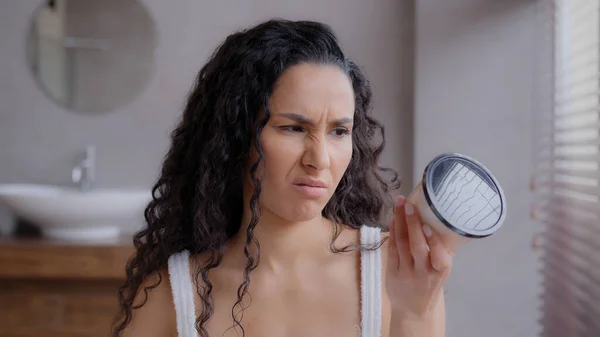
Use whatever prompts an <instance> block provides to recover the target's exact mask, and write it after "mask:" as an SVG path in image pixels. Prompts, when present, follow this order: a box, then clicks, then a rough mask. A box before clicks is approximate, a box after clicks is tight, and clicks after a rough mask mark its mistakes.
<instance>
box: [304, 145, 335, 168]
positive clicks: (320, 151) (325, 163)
mask: <svg viewBox="0 0 600 337" xmlns="http://www.w3.org/2000/svg"><path fill="white" fill-rule="evenodd" d="M330 163H331V162H330V158H329V151H328V149H327V142H326V141H325V140H324V139H323V138H321V139H311V140H310V144H308V145H307V149H306V151H305V152H304V156H303V157H302V164H304V165H305V166H308V167H311V168H313V169H315V170H318V171H322V170H325V169H328V168H329V165H330Z"/></svg>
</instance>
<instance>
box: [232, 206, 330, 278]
mask: <svg viewBox="0 0 600 337" xmlns="http://www.w3.org/2000/svg"><path fill="white" fill-rule="evenodd" d="M250 219H251V213H250V211H249V210H248V211H247V212H244V217H243V220H242V221H243V222H242V226H241V228H240V231H239V233H238V234H237V235H236V237H235V238H233V240H232V241H231V243H230V248H231V249H232V251H233V252H234V255H235V256H237V257H239V256H244V246H245V244H246V239H247V234H246V233H247V228H248V225H249V223H250ZM331 230H332V227H331V223H330V222H329V221H328V220H327V219H325V218H323V217H322V216H318V217H316V218H314V219H311V220H309V221H304V222H289V221H286V220H284V219H282V218H280V217H279V216H277V215H275V214H273V213H271V212H269V211H267V210H264V209H263V211H262V214H261V217H260V219H259V222H258V224H257V225H256V226H255V227H254V230H253V236H254V238H256V240H257V241H258V242H259V244H260V265H259V268H260V269H263V270H268V271H273V272H279V271H282V270H289V269H290V268H295V267H297V266H299V265H300V264H302V263H303V262H306V261H315V260H316V261H318V259H315V258H316V257H318V256H323V255H324V254H327V253H328V252H329V242H330V238H331ZM251 247H252V248H251V249H250V252H251V253H252V255H253V256H255V257H256V256H257V249H256V245H255V244H254V243H251ZM242 261H245V259H243V260H242Z"/></svg>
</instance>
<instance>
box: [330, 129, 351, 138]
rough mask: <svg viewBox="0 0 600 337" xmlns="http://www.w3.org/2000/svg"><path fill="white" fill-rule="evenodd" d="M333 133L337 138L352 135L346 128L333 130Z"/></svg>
mask: <svg viewBox="0 0 600 337" xmlns="http://www.w3.org/2000/svg"><path fill="white" fill-rule="evenodd" d="M331 132H333V134H334V135H335V136H336V137H340V138H341V137H344V136H346V135H349V134H350V131H349V130H348V129H346V128H337V129H333V130H332V131H331Z"/></svg>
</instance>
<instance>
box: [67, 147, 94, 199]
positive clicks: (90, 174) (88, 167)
mask: <svg viewBox="0 0 600 337" xmlns="http://www.w3.org/2000/svg"><path fill="white" fill-rule="evenodd" d="M95 176H96V148H95V147H94V146H93V145H88V146H87V147H86V148H85V158H83V160H81V162H79V164H78V165H77V166H75V167H74V168H73V171H72V172H71V179H72V180H73V183H75V184H77V186H78V187H79V190H80V191H89V190H91V189H92V187H93V186H94V182H95V178H96V177H95Z"/></svg>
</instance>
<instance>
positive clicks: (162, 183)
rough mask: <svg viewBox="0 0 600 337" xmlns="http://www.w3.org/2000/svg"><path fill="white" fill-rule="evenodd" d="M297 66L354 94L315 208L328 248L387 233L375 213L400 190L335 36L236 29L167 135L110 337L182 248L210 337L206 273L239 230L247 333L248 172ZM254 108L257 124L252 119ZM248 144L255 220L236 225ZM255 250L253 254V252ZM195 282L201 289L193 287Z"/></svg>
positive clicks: (286, 23) (298, 24)
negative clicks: (327, 195)
mask: <svg viewBox="0 0 600 337" xmlns="http://www.w3.org/2000/svg"><path fill="white" fill-rule="evenodd" d="M300 63H315V64H330V65H336V66H338V67H339V68H340V69H341V70H342V71H344V72H345V73H346V74H347V75H348V77H349V78H350V80H351V82H352V87H353V89H354V94H355V101H356V102H355V113H354V126H353V132H352V135H353V136H352V141H353V153H352V158H351V160H350V164H349V166H348V168H347V170H346V172H345V174H344V176H343V177H342V179H341V181H340V183H339V185H338V186H337V189H336V191H335V193H334V195H333V196H332V198H331V199H330V201H329V202H328V204H327V205H326V206H325V208H324V209H323V211H322V215H323V216H324V217H325V218H327V219H329V220H330V221H331V222H332V223H334V224H336V225H335V226H333V227H335V228H334V229H332V233H333V234H332V240H331V244H330V249H331V250H332V251H334V252H343V251H350V250H353V249H356V248H357V247H358V248H359V249H364V247H360V245H351V246H346V247H343V248H338V247H336V246H335V244H334V243H335V240H336V239H337V237H338V236H339V235H340V233H341V231H342V229H343V226H348V227H350V228H353V229H358V228H360V226H361V225H367V226H372V227H379V228H382V229H384V230H387V226H384V225H382V224H381V221H380V220H381V216H382V214H384V213H383V212H384V211H386V210H387V209H388V208H389V207H390V206H391V195H390V192H391V191H392V190H394V189H396V188H398V187H399V186H400V180H399V179H398V175H397V173H396V172H395V171H393V170H391V169H387V168H383V167H380V166H379V164H378V160H379V156H380V154H381V152H382V151H383V148H384V145H385V137H384V128H383V126H382V124H381V123H379V122H378V121H376V120H375V119H374V118H373V117H371V112H370V110H371V96H372V94H371V88H370V85H369V83H368V81H367V80H366V79H365V77H364V75H363V73H362V72H361V70H360V69H359V67H358V66H357V65H356V64H355V63H354V62H352V61H351V60H349V59H348V58H346V57H345V55H344V53H343V52H342V50H341V48H340V46H339V44H338V41H337V38H336V36H335V35H334V33H333V31H332V29H331V28H330V27H329V26H328V25H325V24H322V23H318V22H313V21H290V20H282V19H277V20H276V19H272V20H269V21H266V22H263V23H261V24H258V25H256V26H254V27H252V28H250V29H246V30H243V31H239V32H236V33H234V34H232V35H230V36H228V37H227V39H226V40H225V41H224V42H223V43H222V44H221V45H220V46H219V47H218V48H217V50H216V51H215V53H214V54H213V55H212V57H211V58H210V60H209V61H208V63H207V64H206V65H205V66H204V67H203V68H202V69H201V70H200V72H199V74H198V76H197V79H196V83H195V85H194V87H193V89H192V91H191V93H190V95H189V97H188V100H187V104H186V106H185V110H184V111H183V116H182V119H181V121H180V122H179V124H178V126H177V127H176V128H175V130H174V131H173V132H172V135H171V137H172V138H171V148H170V150H169V151H168V153H167V155H166V158H165V160H164V163H163V166H162V170H161V174H160V177H159V178H158V180H157V182H156V184H155V185H154V187H153V189H152V201H151V202H150V203H149V204H148V206H147V208H146V210H145V213H144V216H145V220H146V222H147V225H146V227H145V228H144V229H143V230H141V231H140V232H139V233H137V234H136V235H135V236H134V240H133V242H134V245H135V248H136V253H135V255H134V256H133V257H132V258H131V259H130V261H129V263H128V265H127V267H126V276H127V279H126V282H125V284H124V285H123V286H122V287H121V288H120V290H119V301H120V308H121V310H120V312H119V314H118V316H117V319H116V321H115V327H114V330H113V336H119V335H120V333H121V332H122V331H123V330H124V329H125V328H126V327H127V325H128V324H129V323H130V322H131V319H132V312H133V310H134V309H137V308H139V307H141V305H143V303H145V300H144V301H143V302H142V304H141V305H139V306H134V305H133V303H134V299H135V297H136V295H137V293H138V292H139V290H140V287H142V285H143V282H144V280H146V279H147V278H148V277H149V276H151V275H157V276H158V278H157V282H156V283H155V284H153V285H150V286H148V287H144V289H143V291H144V292H143V293H144V295H145V296H146V298H147V293H148V291H149V290H150V289H152V288H154V287H156V286H158V284H160V282H161V275H160V273H159V271H160V270H161V269H163V268H165V267H166V266H167V262H168V259H169V257H170V256H171V255H172V254H175V253H178V252H181V251H183V250H188V251H189V252H190V254H192V255H193V254H198V253H204V254H207V255H208V258H207V260H206V261H204V264H203V265H201V266H199V267H198V270H196V271H195V278H196V279H195V280H196V283H197V284H199V285H200V286H199V287H198V290H197V291H198V295H199V296H200V298H201V300H202V312H201V314H200V316H199V317H197V320H196V328H197V330H198V332H199V333H200V335H201V336H202V337H208V333H207V330H206V328H205V323H206V322H207V321H208V320H209V318H210V316H211V315H212V312H213V303H212V300H211V291H212V289H213V286H212V284H211V282H210V281H209V278H208V273H209V271H210V270H211V269H212V268H215V267H217V266H219V264H220V263H221V260H222V258H223V254H224V252H225V245H226V243H227V242H228V240H230V239H231V238H232V237H233V236H235V235H236V234H237V233H238V231H239V230H240V228H246V243H245V250H244V251H245V255H246V257H247V264H246V268H245V271H244V275H243V283H242V284H241V285H240V287H239V289H238V294H237V295H238V299H237V302H236V303H235V305H234V307H233V308H232V318H233V320H234V322H235V324H236V325H237V326H238V327H240V328H241V330H242V333H243V332H244V329H243V327H242V325H241V322H240V319H239V318H238V317H237V314H238V313H239V312H240V310H243V308H242V305H241V303H242V298H243V296H244V295H245V294H246V293H247V291H248V286H249V284H250V278H249V274H250V272H251V271H252V270H253V269H254V268H256V266H257V265H258V257H259V255H260V249H259V243H258V241H257V240H256V238H255V236H254V235H253V230H254V228H255V226H256V225H257V223H258V221H259V212H260V205H259V195H260V192H261V183H260V180H259V179H258V178H257V177H256V175H255V172H256V170H257V168H258V167H259V165H260V164H261V162H262V160H263V151H262V148H261V146H260V143H259V138H260V134H261V130H262V129H263V127H264V126H265V125H266V123H267V121H268V120H269V116H270V111H269V108H268V100H269V97H270V95H271V93H272V90H273V87H274V85H275V83H276V81H277V79H278V78H279V76H280V75H281V74H282V73H283V72H284V71H285V70H286V69H287V68H289V67H291V66H293V65H296V64H300ZM261 109H262V110H263V111H264V118H262V117H260V116H261V115H260V114H259V113H258V112H259V111H261ZM253 146H254V149H255V150H256V153H257V154H258V160H257V161H256V162H255V163H253V165H252V167H251V169H250V176H251V178H252V181H253V188H254V190H253V193H252V197H251V200H250V209H251V213H252V217H251V221H250V223H249V224H248V225H247V226H242V213H243V210H244V204H243V203H244V202H243V198H242V186H243V180H244V179H245V177H247V176H248V167H247V158H249V153H250V151H251V150H252V147H253ZM386 176H388V177H387V178H386ZM253 245H254V247H255V248H256V251H257V252H258V254H254V255H253V254H252V253H251V251H252V250H251V248H252V246H253ZM371 248H372V249H375V248H373V247H371ZM199 278H201V280H202V282H197V281H198V280H199ZM236 308H237V310H236Z"/></svg>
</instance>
